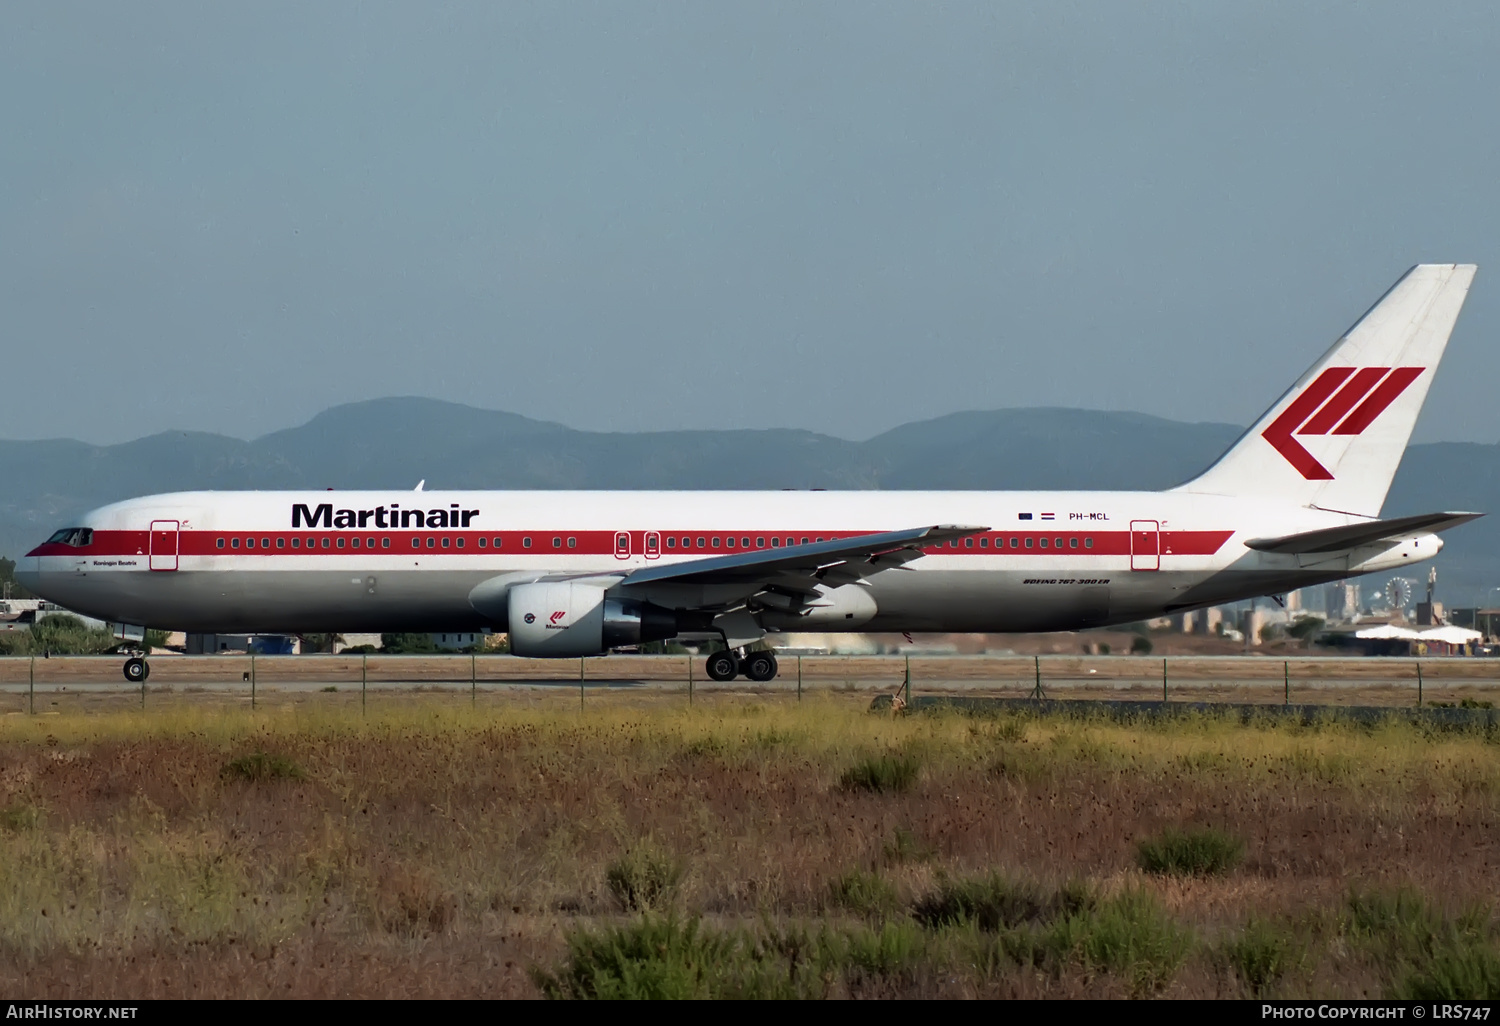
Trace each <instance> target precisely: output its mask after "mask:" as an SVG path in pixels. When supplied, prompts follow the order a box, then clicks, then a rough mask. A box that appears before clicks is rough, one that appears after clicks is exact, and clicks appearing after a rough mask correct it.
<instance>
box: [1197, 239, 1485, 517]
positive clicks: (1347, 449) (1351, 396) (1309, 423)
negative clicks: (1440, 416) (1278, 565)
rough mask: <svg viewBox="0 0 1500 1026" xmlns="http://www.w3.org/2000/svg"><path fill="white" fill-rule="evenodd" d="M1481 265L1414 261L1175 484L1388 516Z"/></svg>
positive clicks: (1219, 493)
mask: <svg viewBox="0 0 1500 1026" xmlns="http://www.w3.org/2000/svg"><path fill="white" fill-rule="evenodd" d="M1475 270H1476V267H1475V265H1473V264H1418V265H1417V266H1416V267H1413V268H1412V269H1411V270H1409V271H1407V272H1406V274H1405V275H1404V276H1403V277H1402V278H1401V280H1400V281H1398V282H1396V284H1395V285H1393V286H1391V288H1390V290H1389V291H1388V292H1386V294H1385V295H1384V296H1382V297H1381V298H1380V301H1379V302H1377V303H1376V304H1375V305H1374V306H1372V307H1371V308H1370V309H1369V311H1367V312H1366V313H1365V315H1364V316H1363V317H1361V318H1360V319H1359V321H1358V322H1356V323H1355V325H1354V327H1352V328H1350V329H1349V330H1348V331H1346V332H1345V333H1344V335H1343V337H1342V338H1340V339H1339V340H1338V342H1336V343H1334V346H1333V348H1332V349H1330V350H1328V352H1326V353H1324V354H1323V357H1322V359H1320V360H1319V361H1318V362H1317V363H1315V364H1313V366H1312V367H1311V368H1310V369H1309V370H1308V371H1307V373H1306V374H1304V375H1302V377H1301V378H1300V379H1298V381H1297V383H1296V384H1295V385H1293V386H1292V387H1291V388H1290V389H1289V390H1288V391H1287V392H1286V394H1284V395H1283V396H1282V397H1281V398H1280V399H1278V400H1277V401H1276V403H1275V405H1273V406H1272V407H1271V408H1270V409H1269V410H1267V411H1266V412H1265V413H1264V414H1262V415H1261V417H1260V419H1259V420H1258V421H1256V423H1255V426H1254V427H1252V428H1250V430H1249V431H1247V432H1245V433H1244V434H1243V435H1241V436H1240V438H1239V440H1238V441H1236V442H1235V443H1234V445H1232V446H1230V447H1229V450H1228V451H1227V452H1225V453H1224V455H1222V456H1220V457H1219V459H1218V460H1217V461H1216V462H1215V463H1214V464H1213V466H1211V467H1209V468H1208V469H1207V470H1206V471H1204V472H1203V473H1202V474H1200V475H1199V476H1198V477H1196V478H1194V479H1193V480H1192V481H1189V482H1187V483H1186V484H1184V485H1180V486H1178V488H1176V489H1174V490H1175V491H1182V492H1200V493H1207V494H1214V495H1246V496H1252V495H1253V496H1257V497H1267V498H1281V499H1286V500H1288V501H1291V502H1295V503H1297V504H1299V505H1304V506H1316V507H1318V508H1320V509H1328V510H1335V511H1337V512H1341V513H1353V514H1356V515H1358V516H1364V517H1374V516H1379V515H1380V507H1381V505H1382V504H1383V503H1384V502H1385V495H1386V492H1387V491H1388V490H1389V489H1390V487H1391V480H1392V478H1394V477H1395V476H1396V468H1397V467H1398V466H1400V464H1401V456H1402V454H1403V453H1404V452H1405V451H1406V443H1407V441H1408V440H1409V439H1410V438H1411V432H1412V428H1413V427H1414V426H1415V425H1416V423H1417V415H1418V414H1419V413H1421V411H1422V403H1423V401H1424V400H1425V399H1426V398H1427V389H1428V387H1429V386H1430V385H1431V384H1432V378H1433V374H1434V373H1435V372H1436V371H1437V365H1438V361H1439V360H1441V359H1442V358H1443V349H1444V348H1445V347H1446V346H1447V344H1448V336H1449V335H1450V334H1452V332H1453V325H1454V324H1455V323H1456V322H1457V320H1458V313H1459V310H1460V309H1462V307H1463V304H1464V298H1465V297H1466V296H1467V295H1468V292H1469V284H1470V282H1472V281H1473V280H1474V272H1475Z"/></svg>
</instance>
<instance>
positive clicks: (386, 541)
mask: <svg viewBox="0 0 1500 1026" xmlns="http://www.w3.org/2000/svg"><path fill="white" fill-rule="evenodd" d="M380 547H381V548H382V549H388V548H390V547H391V540H390V539H389V538H382V539H380Z"/></svg>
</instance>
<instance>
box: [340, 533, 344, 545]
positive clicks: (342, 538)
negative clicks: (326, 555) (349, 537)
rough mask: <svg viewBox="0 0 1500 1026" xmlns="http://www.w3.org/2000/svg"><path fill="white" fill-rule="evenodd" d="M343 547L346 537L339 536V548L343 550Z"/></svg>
mask: <svg viewBox="0 0 1500 1026" xmlns="http://www.w3.org/2000/svg"><path fill="white" fill-rule="evenodd" d="M343 547H344V536H343V535H339V548H343Z"/></svg>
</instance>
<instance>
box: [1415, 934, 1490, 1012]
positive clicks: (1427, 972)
mask: <svg viewBox="0 0 1500 1026" xmlns="http://www.w3.org/2000/svg"><path fill="white" fill-rule="evenodd" d="M1392 996H1394V997H1398V998H1404V999H1406V1000H1408V1001H1495V1000H1500V954H1497V953H1496V951H1495V949H1494V947H1492V946H1490V945H1488V944H1483V943H1468V944H1465V943H1454V942H1450V943H1447V944H1443V945H1442V946H1440V947H1439V948H1438V950H1436V951H1434V952H1433V953H1432V954H1431V955H1430V956H1429V957H1427V958H1425V959H1423V960H1422V964H1421V965H1419V966H1417V967H1416V968H1414V969H1412V970H1410V971H1409V972H1408V973H1407V975H1406V977H1405V979H1403V980H1402V981H1401V982H1400V984H1399V985H1398V986H1397V987H1396V988H1394V993H1393V995H1392Z"/></svg>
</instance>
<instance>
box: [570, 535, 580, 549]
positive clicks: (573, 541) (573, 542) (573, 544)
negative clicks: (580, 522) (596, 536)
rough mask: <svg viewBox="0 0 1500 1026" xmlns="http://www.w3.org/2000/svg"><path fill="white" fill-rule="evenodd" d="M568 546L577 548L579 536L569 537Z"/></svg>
mask: <svg viewBox="0 0 1500 1026" xmlns="http://www.w3.org/2000/svg"><path fill="white" fill-rule="evenodd" d="M568 548H570V549H576V548H578V539H577V538H569V539H568Z"/></svg>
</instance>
